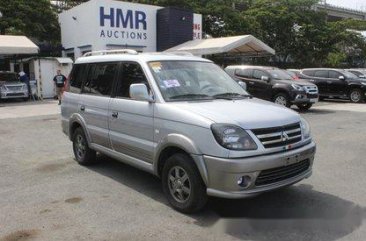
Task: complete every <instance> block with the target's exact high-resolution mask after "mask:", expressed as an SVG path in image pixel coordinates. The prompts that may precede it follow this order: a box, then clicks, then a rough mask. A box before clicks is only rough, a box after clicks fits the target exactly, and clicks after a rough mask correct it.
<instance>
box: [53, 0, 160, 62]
mask: <svg viewBox="0 0 366 241" xmlns="http://www.w3.org/2000/svg"><path fill="white" fill-rule="evenodd" d="M101 8H103V11H102V10H101ZM160 8H161V7H159V6H152V5H145V4H135V3H129V2H121V1H113V0H91V1H89V2H86V3H84V4H81V5H79V6H77V7H75V8H72V9H70V10H68V11H65V12H63V13H61V14H60V15H59V21H60V25H61V42H62V44H63V47H64V48H65V49H69V48H75V47H79V46H85V45H92V47H91V50H101V49H108V46H107V45H110V47H109V48H115V47H118V48H121V47H122V46H124V45H128V46H127V48H133V47H131V46H144V47H136V49H137V50H141V49H142V50H143V51H156V11H157V10H158V9H160ZM101 11H102V14H101ZM111 11H112V15H114V18H113V19H114V20H110V19H109V16H110V15H111ZM121 13H122V16H121V15H120V14H121ZM129 14H130V15H129ZM101 16H104V18H102V19H103V21H102V20H101ZM121 17H122V18H124V19H125V20H127V21H126V22H125V25H126V26H122V25H123V23H122V21H117V20H119V19H121ZM144 17H146V20H145V21H143V18H144ZM136 19H137V20H140V21H136ZM130 20H132V21H130ZM144 22H146V26H145V25H144V24H143V23H144ZM103 23H104V26H101V25H102V24H103ZM138 23H139V24H138ZM130 24H132V28H131V25H130ZM113 25H114V26H113ZM117 25H119V26H117ZM129 46H130V47H129ZM79 56H80V49H75V57H76V58H77V57H79Z"/></svg>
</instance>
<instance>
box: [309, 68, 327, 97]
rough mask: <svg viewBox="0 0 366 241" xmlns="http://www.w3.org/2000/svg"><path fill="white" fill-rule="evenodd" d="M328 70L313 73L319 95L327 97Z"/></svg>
mask: <svg viewBox="0 0 366 241" xmlns="http://www.w3.org/2000/svg"><path fill="white" fill-rule="evenodd" d="M328 77H329V71H328V70H316V71H314V82H313V83H314V84H316V85H317V86H318V89H319V94H320V95H328V83H327V81H329V79H328Z"/></svg>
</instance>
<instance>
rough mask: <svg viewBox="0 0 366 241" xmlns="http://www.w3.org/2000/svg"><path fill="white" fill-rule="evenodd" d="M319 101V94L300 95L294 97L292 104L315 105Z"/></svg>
mask: <svg viewBox="0 0 366 241" xmlns="http://www.w3.org/2000/svg"><path fill="white" fill-rule="evenodd" d="M318 101H319V94H308V93H298V94H296V95H295V96H294V99H293V100H292V104H314V103H317V102H318Z"/></svg>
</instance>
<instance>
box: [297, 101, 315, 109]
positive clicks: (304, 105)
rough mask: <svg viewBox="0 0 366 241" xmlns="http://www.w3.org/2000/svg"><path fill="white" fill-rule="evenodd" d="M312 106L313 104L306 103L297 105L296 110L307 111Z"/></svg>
mask: <svg viewBox="0 0 366 241" xmlns="http://www.w3.org/2000/svg"><path fill="white" fill-rule="evenodd" d="M312 106H313V104H310V103H306V104H298V105H297V108H299V110H302V111H304V110H309V109H310V108H311V107H312Z"/></svg>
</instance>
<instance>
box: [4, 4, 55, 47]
mask: <svg viewBox="0 0 366 241" xmlns="http://www.w3.org/2000/svg"><path fill="white" fill-rule="evenodd" d="M0 11H1V12H2V14H3V17H2V18H1V19H0V28H2V29H4V30H5V33H6V34H15V35H26V36H28V37H33V38H35V39H37V40H39V41H49V42H54V43H57V42H59V41H60V28H59V24H58V21H57V16H56V13H55V12H54V11H53V10H52V8H51V4H50V1H48V0H12V1H0Z"/></svg>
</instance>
